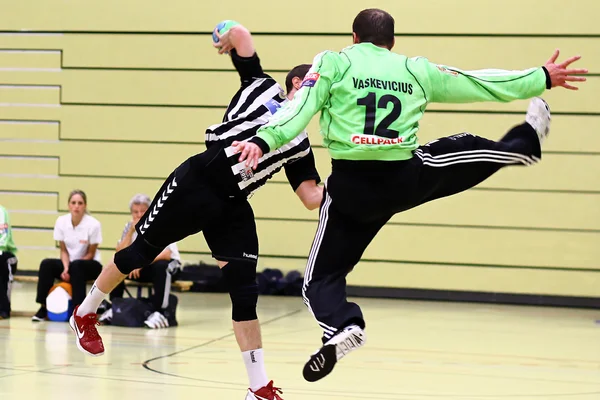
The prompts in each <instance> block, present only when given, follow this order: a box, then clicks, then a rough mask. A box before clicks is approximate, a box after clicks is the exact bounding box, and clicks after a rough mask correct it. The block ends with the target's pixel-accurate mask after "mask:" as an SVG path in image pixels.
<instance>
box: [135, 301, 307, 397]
mask: <svg viewBox="0 0 600 400" xmlns="http://www.w3.org/2000/svg"><path fill="white" fill-rule="evenodd" d="M302 310H303V309H302V308H300V309H297V310H294V311H291V312H289V313H286V314H284V315H280V316H279V317H275V318H272V319H269V320H267V321H265V322H262V323H261V324H260V325H261V327H262V326H265V325H268V324H271V323H273V322H276V321H280V320H282V319H284V318H288V317H291V316H292V315H296V314H298V313H300V312H301V311H302ZM233 336H235V333H234V332H230V333H228V334H226V335H223V336H220V337H218V338H215V339H212V340H209V341H207V342H204V343H200V344H198V345H196V346H192V347H189V348H187V349H183V350H179V351H176V352H174V353H170V354H167V355H164V356H158V357H154V358H151V359H149V360H146V361H144V362H143V363H142V367H144V368H145V369H147V370H148V371H152V372H155V373H157V374H161V375H168V376H173V377H175V378H181V379H189V380H194V381H201V382H209V383H216V384H220V385H233V386H244V385H241V384H238V383H233V382H223V381H213V380H209V379H199V378H191V377H187V376H182V375H177V374H172V373H169V372H164V371H159V370H157V369H154V368H151V367H150V363H151V362H153V361H156V360H160V359H163V358H168V357H172V356H175V355H178V354H181V353H185V352H188V351H192V350H195V349H199V348H201V347H205V346H208V345H210V344H212V343H216V342H219V341H221V340H223V339H228V338H230V337H233ZM244 387H245V386H244Z"/></svg>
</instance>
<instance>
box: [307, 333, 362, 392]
mask: <svg viewBox="0 0 600 400" xmlns="http://www.w3.org/2000/svg"><path fill="white" fill-rule="evenodd" d="M366 340H367V335H366V334H365V331H364V330H363V329H362V328H360V327H359V326H357V325H350V326H347V327H345V328H344V329H343V330H342V331H341V332H339V333H337V334H336V335H335V336H334V337H332V338H331V339H329V340H328V341H327V342H325V344H324V345H323V347H321V348H320V349H319V350H318V351H317V352H316V353H315V354H313V355H312V356H311V357H310V359H309V360H308V362H307V363H306V364H305V365H304V370H303V371H302V374H303V375H304V379H306V380H307V381H309V382H315V381H318V380H319V379H321V378H324V377H325V376H327V375H328V374H329V373H330V372H331V371H333V367H334V366H335V364H336V363H337V362H338V361H339V360H341V359H342V358H343V357H345V356H346V355H348V354H349V353H350V352H352V351H354V350H356V349H358V348H359V347H361V346H362V345H364V344H365V342H366Z"/></svg>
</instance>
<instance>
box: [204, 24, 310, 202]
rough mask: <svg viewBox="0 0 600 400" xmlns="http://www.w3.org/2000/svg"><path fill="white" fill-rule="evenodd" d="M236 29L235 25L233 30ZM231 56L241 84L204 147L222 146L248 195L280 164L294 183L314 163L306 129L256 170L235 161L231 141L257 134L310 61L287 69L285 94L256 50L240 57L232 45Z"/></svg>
mask: <svg viewBox="0 0 600 400" xmlns="http://www.w3.org/2000/svg"><path fill="white" fill-rule="evenodd" d="M237 32H239V30H237ZM235 33H236V30H235V28H234V31H233V34H235ZM219 45H220V46H221V50H220V52H221V53H223V52H225V51H228V50H230V49H229V48H228V47H227V46H223V45H222V43H219ZM249 45H250V46H252V43H251V42H250V43H249ZM231 59H232V61H233V64H234V65H235V67H236V70H237V71H238V72H239V74H240V78H241V87H240V89H239V90H238V92H237V93H236V94H235V96H233V99H232V100H231V102H230V103H229V106H228V107H227V111H226V112H225V115H224V117H223V121H222V122H221V123H219V124H215V125H212V126H210V127H208V129H207V130H206V139H205V140H206V147H207V148H209V149H210V148H211V147H213V146H215V145H216V146H219V147H224V148H225V154H226V155H227V158H228V160H229V162H230V164H231V166H232V171H233V174H234V176H235V179H236V181H237V184H238V187H239V188H240V190H242V191H244V192H245V193H246V194H247V195H251V194H252V193H253V192H254V191H255V190H256V189H258V188H259V187H261V186H262V185H263V184H264V183H265V182H266V181H267V180H269V179H270V178H271V177H272V176H273V175H274V174H275V173H277V172H278V171H279V170H280V169H281V168H282V167H283V166H285V170H286V173H287V175H288V179H289V180H290V183H292V186H295V184H294V182H297V181H298V180H299V179H303V180H304V178H305V171H307V170H308V169H310V168H311V167H310V165H314V156H313V154H312V151H311V148H310V142H309V141H308V135H307V134H306V132H305V131H304V132H301V133H300V134H299V135H298V136H297V137H296V138H295V139H294V140H293V141H292V142H290V143H289V144H288V145H286V146H284V147H282V148H280V149H279V151H274V152H272V153H269V154H266V155H265V156H264V157H263V158H261V160H260V161H259V163H258V166H257V168H256V169H255V170H253V169H252V168H250V167H246V166H245V164H244V163H242V162H239V161H238V156H237V155H236V154H235V152H234V151H233V148H232V147H231V144H232V143H233V142H235V141H244V140H248V139H250V138H252V137H253V136H254V135H256V131H257V130H258V128H260V127H261V126H263V125H264V124H266V123H267V122H268V121H269V118H270V117H271V116H272V115H273V114H274V113H275V112H276V111H277V110H278V109H279V108H280V107H281V105H282V104H284V103H285V102H287V101H288V100H289V99H291V98H292V97H293V95H294V93H295V92H296V90H298V89H299V88H300V85H301V84H302V79H303V78H304V75H306V73H307V72H308V70H309V69H310V65H309V64H303V65H299V66H297V67H295V68H294V69H293V70H292V71H290V73H289V74H288V77H287V79H286V86H287V92H288V94H287V96H286V94H285V93H284V92H283V89H282V88H281V86H280V85H279V84H278V83H277V81H276V80H274V79H273V78H272V77H271V76H269V75H267V74H265V73H264V72H263V70H262V67H261V65H260V60H259V58H258V56H257V55H256V53H253V56H252V57H249V58H243V57H240V56H239V54H238V52H237V51H236V49H235V48H232V49H231ZM294 78H296V80H295V81H294ZM292 165H293V166H292ZM312 169H314V168H312ZM315 171H316V170H315Z"/></svg>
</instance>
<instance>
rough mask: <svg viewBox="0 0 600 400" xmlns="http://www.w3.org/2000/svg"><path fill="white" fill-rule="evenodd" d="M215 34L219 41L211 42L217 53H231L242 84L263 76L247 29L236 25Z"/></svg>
mask: <svg viewBox="0 0 600 400" xmlns="http://www.w3.org/2000/svg"><path fill="white" fill-rule="evenodd" d="M215 35H216V36H217V37H218V38H219V41H218V42H217V43H213V46H214V47H216V48H217V49H219V54H231V61H232V62H233V65H234V66H235V69H236V70H237V72H238V74H239V75H240V79H241V81H242V85H244V84H249V83H251V82H252V80H253V79H254V78H264V77H265V73H264V72H263V69H262V66H261V65H260V59H259V58H258V55H257V54H256V50H255V48H254V41H253V40H252V35H251V34H250V31H248V29H246V28H245V27H244V26H242V25H236V26H234V27H233V28H231V29H230V30H228V31H227V32H225V33H224V34H223V35H219V33H218V32H216V31H215Z"/></svg>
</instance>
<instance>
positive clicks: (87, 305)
mask: <svg viewBox="0 0 600 400" xmlns="http://www.w3.org/2000/svg"><path fill="white" fill-rule="evenodd" d="M105 297H106V293H103V292H102V291H101V290H100V289H98V286H96V282H94V284H93V285H92V288H91V289H90V291H89V293H88V294H87V296H86V297H85V300H83V303H81V305H80V306H79V308H78V309H77V316H78V317H83V316H84V315H87V314H92V313H95V312H96V311H97V310H98V307H100V303H102V300H104V298H105Z"/></svg>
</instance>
